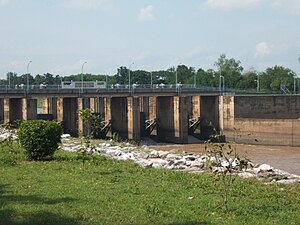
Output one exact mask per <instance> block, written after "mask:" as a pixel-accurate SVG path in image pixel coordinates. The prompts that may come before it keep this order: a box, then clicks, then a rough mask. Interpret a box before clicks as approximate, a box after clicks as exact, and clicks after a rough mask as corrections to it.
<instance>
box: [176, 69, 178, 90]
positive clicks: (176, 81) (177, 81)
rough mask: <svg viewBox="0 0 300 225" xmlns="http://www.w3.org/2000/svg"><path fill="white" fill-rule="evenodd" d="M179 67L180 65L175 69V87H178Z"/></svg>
mask: <svg viewBox="0 0 300 225" xmlns="http://www.w3.org/2000/svg"><path fill="white" fill-rule="evenodd" d="M177 69H178V66H176V71H175V87H176V88H177V82H178V80H177Z"/></svg>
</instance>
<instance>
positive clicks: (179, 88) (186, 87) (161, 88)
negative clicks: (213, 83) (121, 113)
mask: <svg viewBox="0 0 300 225" xmlns="http://www.w3.org/2000/svg"><path fill="white" fill-rule="evenodd" d="M48 91H49V92H55V91H58V92H68V91H69V92H72V93H76V92H78V93H80V92H81V91H82V92H81V93H94V92H131V93H142V92H155V93H159V92H178V93H180V92H214V93H219V94H220V95H262V94H264V95H265V94H287V93H286V92H282V91H270V90H260V91H259V92H257V90H256V89H233V88H226V89H224V90H220V89H219V88H218V87H209V86H200V85H198V86H194V84H177V85H175V84H153V85H151V84H133V85H131V88H129V85H120V84H110V85H101V87H92V88H91V87H81V86H80V87H76V86H74V87H72V86H68V87H65V86H64V85H62V84H57V85H47V84H40V85H30V86H29V87H28V88H27V86H26V85H24V84H20V85H0V92H2V93H3V92H5V93H10V92H11V93H32V92H34V93H38V92H48ZM296 94H297V93H296Z"/></svg>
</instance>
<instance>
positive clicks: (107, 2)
mask: <svg viewBox="0 0 300 225" xmlns="http://www.w3.org/2000/svg"><path fill="white" fill-rule="evenodd" d="M222 53H225V54H226V55H227V57H228V58H235V59H236V60H240V61H241V62H242V66H243V67H244V68H245V70H246V71H247V70H249V69H251V68H254V69H256V70H258V71H263V70H264V69H265V68H267V67H272V66H275V65H282V66H285V67H288V68H290V69H292V70H293V71H295V72H296V73H297V74H300V63H299V61H298V58H299V56H300V0H147V1H146V0H0V78H5V77H6V73H7V72H8V71H14V72H16V73H18V74H19V75H20V74H23V73H26V70H27V65H28V62H29V61H30V60H32V63H31V64H30V66H29V70H30V72H31V74H33V75H36V74H38V73H39V74H43V73H46V72H51V73H55V74H62V75H70V74H77V73H81V67H82V64H83V62H85V61H87V64H85V65H84V72H85V73H94V74H115V73H116V71H117V68H118V67H119V66H127V67H128V66H129V65H130V64H131V63H132V62H134V64H133V65H132V67H131V69H132V70H137V69H144V70H148V71H150V70H160V69H167V68H168V67H171V66H176V65H178V64H180V63H181V64H185V65H188V66H192V67H195V68H196V69H198V68H200V67H201V68H204V69H209V68H212V69H215V67H214V62H215V61H216V60H217V59H218V57H219V56H220V54H222Z"/></svg>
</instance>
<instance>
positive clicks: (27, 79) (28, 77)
mask: <svg viewBox="0 0 300 225" xmlns="http://www.w3.org/2000/svg"><path fill="white" fill-rule="evenodd" d="M30 63H32V61H31V60H30V61H29V62H28V64H27V92H29V65H30Z"/></svg>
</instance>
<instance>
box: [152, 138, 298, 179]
mask: <svg viewBox="0 0 300 225" xmlns="http://www.w3.org/2000/svg"><path fill="white" fill-rule="evenodd" d="M149 148H151V149H156V150H166V151H169V150H175V151H179V152H191V153H196V154H205V145H204V144H187V145H155V146H149ZM236 149H237V152H238V154H240V155H242V156H246V157H248V158H249V159H250V160H251V161H252V162H253V163H259V164H262V163H266V164H269V165H271V166H273V167H275V168H277V169H281V170H285V171H287V172H289V173H293V174H297V175H300V147H286V146H263V145H243V144H237V145H236Z"/></svg>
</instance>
